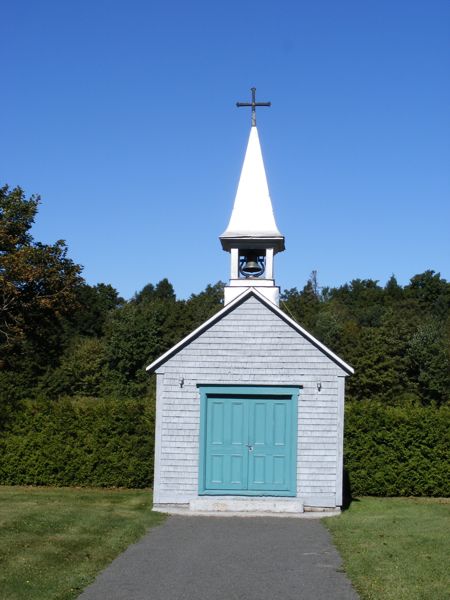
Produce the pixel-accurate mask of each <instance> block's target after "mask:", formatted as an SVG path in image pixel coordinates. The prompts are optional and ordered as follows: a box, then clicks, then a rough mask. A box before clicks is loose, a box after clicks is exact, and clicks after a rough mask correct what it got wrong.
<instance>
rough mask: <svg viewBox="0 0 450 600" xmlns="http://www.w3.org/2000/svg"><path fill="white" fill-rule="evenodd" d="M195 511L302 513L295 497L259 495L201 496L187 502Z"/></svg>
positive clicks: (301, 507)
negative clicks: (265, 496)
mask: <svg viewBox="0 0 450 600" xmlns="http://www.w3.org/2000/svg"><path fill="white" fill-rule="evenodd" d="M189 509H190V510H191V511H195V512H205V513H211V512H215V513H223V512H234V513H242V512H252V513H253V512H262V513H268V514H270V513H302V512H303V503H302V502H301V501H300V500H298V499H297V498H273V497H272V498H264V497H261V496H248V497H243V496H203V497H202V498H195V500H191V501H190V503H189Z"/></svg>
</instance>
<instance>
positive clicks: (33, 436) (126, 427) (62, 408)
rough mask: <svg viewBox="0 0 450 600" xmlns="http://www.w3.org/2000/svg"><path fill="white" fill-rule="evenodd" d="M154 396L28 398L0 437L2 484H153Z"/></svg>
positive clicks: (137, 486) (101, 485)
mask: <svg viewBox="0 0 450 600" xmlns="http://www.w3.org/2000/svg"><path fill="white" fill-rule="evenodd" d="M154 410H155V409H154V399H152V398H146V399H143V400H125V399H120V400H115V399H102V400H98V399H95V398H72V399H70V398H63V399H60V400H57V401H53V402H46V401H28V402H26V403H25V404H24V406H23V408H22V410H21V411H20V412H18V413H17V414H16V415H15V416H14V419H13V420H12V421H10V423H9V425H8V428H7V430H6V431H5V432H4V433H3V435H2V438H0V484H3V485H57V486H76V485H85V486H86V485H90V486H99V487H111V486H121V487H130V488H143V487H149V486H150V485H151V483H152V477H153V440H154Z"/></svg>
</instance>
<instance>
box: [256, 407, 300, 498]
mask: <svg viewBox="0 0 450 600" xmlns="http://www.w3.org/2000/svg"><path fill="white" fill-rule="evenodd" d="M248 402H249V412H250V415H249V423H250V445H251V446H253V450H252V451H250V452H249V472H248V489H249V490H260V491H283V490H284V491H287V490H289V487H290V483H291V482H290V480H289V474H290V469H289V466H290V460H291V443H293V441H292V440H291V439H290V438H291V437H292V436H290V435H289V433H290V431H291V429H292V428H291V427H288V425H290V422H289V421H290V419H289V417H290V412H291V411H290V408H291V406H292V401H291V400H278V399H271V398H265V399H263V400H249V401H248Z"/></svg>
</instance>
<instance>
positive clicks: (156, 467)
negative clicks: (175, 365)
mask: <svg viewBox="0 0 450 600" xmlns="http://www.w3.org/2000/svg"><path fill="white" fill-rule="evenodd" d="M163 385H164V380H163V375H162V374H161V373H157V374H156V411H155V412H156V419H155V455H154V463H153V502H154V503H155V504H158V502H160V501H161V500H160V481H161V448H162V418H163V416H162V415H163V403H164V393H163Z"/></svg>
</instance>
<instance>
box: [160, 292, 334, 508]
mask: <svg viewBox="0 0 450 600" xmlns="http://www.w3.org/2000/svg"><path fill="white" fill-rule="evenodd" d="M157 372H158V374H159V375H158V400H157V404H158V406H157V409H158V411H159V415H158V417H159V418H158V423H157V444H158V443H159V444H160V447H159V449H158V451H157V453H156V461H157V464H156V472H155V489H154V501H155V503H157V504H166V503H167V504H174V503H187V502H189V501H190V500H191V499H193V498H196V497H197V495H198V462H199V430H200V397H199V390H198V388H197V384H212V383H213V384H223V385H230V384H234V385H236V384H240V385H248V384H252V385H256V384H266V385H270V384H271V385H298V386H302V389H301V390H300V396H299V404H298V450H297V454H298V459H297V461H298V462H297V492H298V497H300V498H301V499H302V500H303V501H304V504H305V505H310V506H335V504H336V491H337V490H336V481H338V485H339V482H340V476H337V472H336V470H337V467H338V468H340V465H341V462H342V456H341V455H340V454H341V450H340V446H341V444H340V443H339V440H340V436H339V434H338V433H339V428H342V422H341V419H342V417H341V416H340V415H342V411H341V410H338V378H340V377H342V376H344V375H345V373H344V371H343V370H342V369H341V368H340V367H339V366H338V365H336V364H335V363H334V362H333V361H332V360H331V359H329V358H328V357H327V356H326V355H325V354H323V352H322V351H321V350H318V349H317V348H316V347H315V346H314V345H313V344H312V343H311V342H310V341H308V340H306V339H305V338H304V337H303V336H301V335H300V334H299V333H298V332H297V331H295V330H294V329H293V328H292V327H291V326H290V325H288V324H287V323H285V322H284V321H283V320H282V319H280V318H279V317H278V316H277V315H275V314H274V313H273V312H272V311H271V310H269V309H268V308H267V307H266V306H264V305H263V304H261V302H260V301H259V300H258V299H257V298H255V297H249V298H248V299H247V300H246V301H245V302H244V303H243V304H241V305H239V306H238V307H236V308H235V309H234V310H233V311H232V312H231V313H228V314H227V315H225V316H224V317H223V318H222V319H221V320H220V321H219V322H217V323H215V324H214V325H213V326H212V327H211V328H210V329H208V330H207V331H205V332H204V333H203V334H201V335H200V336H199V337H198V338H197V339H195V340H194V341H192V342H191V343H190V344H189V345H188V346H186V347H185V348H183V349H182V350H180V351H179V352H178V353H177V354H176V355H175V356H173V357H172V358H171V359H169V360H168V361H167V362H166V363H165V364H163V365H162V366H161V367H160V368H159V369H158V371H157ZM319 381H320V382H321V386H322V387H321V391H320V392H319V391H318V389H317V383H318V382H319ZM338 421H339V422H338ZM338 498H339V494H338Z"/></svg>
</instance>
